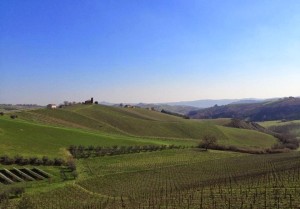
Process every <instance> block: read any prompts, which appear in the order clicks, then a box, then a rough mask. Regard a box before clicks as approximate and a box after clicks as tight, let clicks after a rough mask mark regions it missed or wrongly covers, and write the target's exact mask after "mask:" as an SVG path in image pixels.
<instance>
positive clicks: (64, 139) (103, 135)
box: [0, 105, 276, 157]
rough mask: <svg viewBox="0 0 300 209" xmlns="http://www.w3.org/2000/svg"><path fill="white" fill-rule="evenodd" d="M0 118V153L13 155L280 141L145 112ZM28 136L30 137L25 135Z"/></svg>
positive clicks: (90, 109)
mask: <svg viewBox="0 0 300 209" xmlns="http://www.w3.org/2000/svg"><path fill="white" fill-rule="evenodd" d="M18 116H19V117H18V119H14V120H12V119H10V118H9V117H8V116H2V117H0V152H1V153H5V154H8V155H16V154H19V153H21V154H22V155H24V156H33V155H34V156H43V155H47V156H53V157H58V156H63V157H65V156H66V155H67V154H68V152H66V148H67V147H69V146H70V145H85V146H88V145H99V146H113V145H118V146H129V145H149V144H165V145H168V144H176V145H186V146H195V145H197V144H198V143H199V142H200V140H201V138H202V137H203V136H205V135H208V134H209V135H214V136H215V137H217V138H218V143H219V144H225V145H229V144H230V145H235V146H240V147H271V146H272V145H273V144H274V143H276V139H275V138H274V137H272V136H270V135H267V134H263V133H260V132H256V131H249V130H243V129H235V128H229V127H222V126H217V125H215V124H213V123H211V122H205V121H197V120H185V119H182V118H179V117H175V116H170V115H166V114H162V113H160V112H156V111H150V110H145V109H141V108H135V109H130V108H116V107H107V106H102V105H74V106H70V107H66V108H62V109H56V110H49V109H39V110H32V111H24V112H20V113H18ZM25 133H26V134H25Z"/></svg>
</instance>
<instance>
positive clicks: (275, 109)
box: [188, 97, 300, 121]
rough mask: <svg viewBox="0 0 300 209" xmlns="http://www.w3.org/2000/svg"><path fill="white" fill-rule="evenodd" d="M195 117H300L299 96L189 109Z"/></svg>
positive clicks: (290, 118)
mask: <svg viewBox="0 0 300 209" xmlns="http://www.w3.org/2000/svg"><path fill="white" fill-rule="evenodd" d="M188 116H189V117H191V118H195V119H209V118H211V119H215V118H239V119H246V120H250V121H268V120H283V119H285V120H297V119H300V98H294V97H288V98H282V99H275V100H266V101H263V102H258V103H246V104H229V105H223V106H217V105H216V106H214V107H211V108H207V109H202V110H198V111H191V112H190V113H189V114H188Z"/></svg>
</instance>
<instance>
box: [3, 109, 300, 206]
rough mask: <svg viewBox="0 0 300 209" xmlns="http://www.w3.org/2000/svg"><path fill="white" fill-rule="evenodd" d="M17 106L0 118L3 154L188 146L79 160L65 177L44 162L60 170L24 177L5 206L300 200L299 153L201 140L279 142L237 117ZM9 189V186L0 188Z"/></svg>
mask: <svg viewBox="0 0 300 209" xmlns="http://www.w3.org/2000/svg"><path fill="white" fill-rule="evenodd" d="M17 114H18V118H17V119H10V118H9V115H5V116H2V117H0V153H2V155H8V156H11V157H13V156H15V155H22V156H24V157H35V156H36V157H39V158H41V157H42V156H48V157H49V158H57V157H61V158H64V159H70V158H71V155H70V153H69V152H68V150H67V148H68V147H69V146H70V145H77V146H78V145H83V146H85V147H88V146H90V145H93V146H100V147H104V148H105V147H112V146H125V147H128V146H134V145H171V144H174V145H180V146H181V147H180V148H176V149H167V150H162V151H152V152H151V151H142V152H140V153H129V154H121V155H115V156H110V155H105V156H103V157H90V158H81V159H76V160H75V163H76V167H77V173H78V177H77V178H76V179H75V180H73V179H72V178H68V180H64V179H63V178H62V176H61V171H62V169H63V167H58V166H56V167H55V166H39V167H40V168H41V169H43V170H45V171H47V172H49V173H51V175H52V178H51V179H50V180H44V181H38V182H26V183H16V185H19V186H24V187H25V189H26V190H25V194H24V195H23V197H22V198H20V197H17V198H12V199H11V200H9V201H8V202H4V203H3V204H2V203H0V208H22V207H21V206H23V205H26V204H28V205H30V207H29V208H33V209H35V208H36V209H43V208H45V209H48V208H67V209H68V208H70V209H88V208H149V209H150V208H212V206H213V205H215V206H213V207H215V208H229V207H231V208H251V207H253V208H264V206H266V207H265V208H277V207H278V206H279V207H280V206H281V205H287V206H292V207H294V206H296V205H298V204H300V202H299V200H298V199H297V195H298V194H299V191H300V185H299V179H300V176H299V172H300V171H299V169H300V155H299V153H298V152H290V153H284V154H273V155H252V154H245V153H238V152H230V151H214V150H209V151H204V150H201V149H198V148H195V146H196V145H197V144H198V143H199V142H200V141H201V139H202V138H203V137H204V136H206V135H213V136H215V137H216V138H217V143H218V144H221V145H226V146H236V147H240V148H258V149H259V148H261V149H264V148H270V147H271V146H273V145H274V144H275V143H277V139H276V138H274V137H273V136H271V135H268V134H265V133H261V132H257V131H254V130H246V129H239V128H231V127H225V126H223V125H225V123H227V122H228V121H229V119H220V120H217V121H214V120H201V121H197V120H186V119H182V118H179V117H175V116H170V115H166V114H162V113H159V112H155V111H150V110H145V109H140V108H134V109H129V108H119V107H106V106H101V105H74V106H71V107H66V108H62V109H56V110H48V109H38V110H31V111H23V112H18V113H17ZM12 167H20V168H22V167H23V166H21V165H0V170H1V169H3V168H7V169H10V168H12ZM25 167H28V168H30V167H32V166H30V165H26V166H25ZM6 187H7V188H8V187H9V186H6V185H1V184H0V194H1V190H3V189H5V188H6ZM290 188H293V189H290ZM275 194H277V196H276V197H275ZM0 196H1V195H0ZM253 198H255V202H253V201H254V199H253ZM276 198H277V199H276ZM278 198H279V200H278ZM265 199H267V201H266V202H264V200H265ZM291 199H292V200H291ZM278 201H279V202H278ZM250 203H251V204H253V205H252V206H251V207H250ZM1 204H2V205H1ZM18 205H19V206H18ZM241 205H243V206H242V207H241Z"/></svg>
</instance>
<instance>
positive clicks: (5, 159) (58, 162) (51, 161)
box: [0, 155, 65, 166]
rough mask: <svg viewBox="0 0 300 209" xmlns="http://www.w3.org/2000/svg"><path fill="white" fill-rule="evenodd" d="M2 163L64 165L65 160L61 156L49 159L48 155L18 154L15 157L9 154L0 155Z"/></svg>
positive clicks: (0, 162)
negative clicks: (26, 155) (27, 155)
mask: <svg viewBox="0 0 300 209" xmlns="http://www.w3.org/2000/svg"><path fill="white" fill-rule="evenodd" d="M0 164H3V165H12V164H17V165H48V166H62V165H64V164H65V161H64V160H63V159H61V158H54V159H49V158H48V157H47V156H44V157H42V158H37V157H29V158H25V157H23V156H20V155H17V156H15V157H8V156H7V155H3V156H0Z"/></svg>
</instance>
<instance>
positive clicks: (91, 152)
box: [69, 145, 185, 158]
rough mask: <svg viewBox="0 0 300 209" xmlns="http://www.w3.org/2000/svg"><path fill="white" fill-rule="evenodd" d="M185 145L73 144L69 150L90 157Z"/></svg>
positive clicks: (76, 155)
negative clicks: (108, 145) (103, 145)
mask: <svg viewBox="0 0 300 209" xmlns="http://www.w3.org/2000/svg"><path fill="white" fill-rule="evenodd" d="M182 148H185V147H184V146H178V145H144V146H137V145H136V146H127V147H126V146H112V147H101V146H93V145H91V146H82V145H79V146H76V145H71V146H70V147H69V151H70V153H71V154H72V156H73V157H75V158H88V157H101V156H107V155H109V156H111V155H121V154H129V153H139V152H153V151H161V150H166V149H182Z"/></svg>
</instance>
